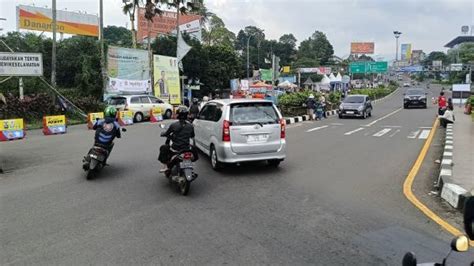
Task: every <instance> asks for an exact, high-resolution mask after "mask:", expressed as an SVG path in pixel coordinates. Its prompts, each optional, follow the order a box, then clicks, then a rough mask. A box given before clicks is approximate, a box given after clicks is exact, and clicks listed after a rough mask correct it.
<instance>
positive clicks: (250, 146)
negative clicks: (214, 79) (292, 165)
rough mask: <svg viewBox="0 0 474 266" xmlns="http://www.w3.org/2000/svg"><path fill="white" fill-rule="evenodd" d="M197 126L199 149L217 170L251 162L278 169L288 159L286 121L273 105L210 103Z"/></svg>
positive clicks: (262, 102)
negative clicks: (208, 157) (226, 165)
mask: <svg viewBox="0 0 474 266" xmlns="http://www.w3.org/2000/svg"><path fill="white" fill-rule="evenodd" d="M193 124H194V131H195V135H196V137H195V140H196V146H197V147H198V148H199V149H200V150H201V151H202V152H204V153H205V154H208V155H209V156H210V158H211V166H212V168H213V169H215V170H218V169H220V168H221V167H222V166H223V164H225V163H241V162H250V161H267V162H268V164H269V165H271V166H275V167H277V166H278V165H279V164H280V162H281V161H283V160H284V159H285V157H286V140H285V134H286V132H285V119H283V117H282V115H281V114H280V112H279V111H278V109H277V108H276V106H275V105H274V104H273V103H272V102H271V101H268V100H257V99H224V100H214V101H210V102H208V103H206V104H205V105H204V106H203V108H202V109H201V111H200V113H199V115H198V117H197V118H196V119H195V120H194V122H193Z"/></svg>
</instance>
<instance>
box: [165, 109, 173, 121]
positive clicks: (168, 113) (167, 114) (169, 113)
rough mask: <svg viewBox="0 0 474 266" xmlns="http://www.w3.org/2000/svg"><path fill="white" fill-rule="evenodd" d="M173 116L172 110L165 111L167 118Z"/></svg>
mask: <svg viewBox="0 0 474 266" xmlns="http://www.w3.org/2000/svg"><path fill="white" fill-rule="evenodd" d="M171 116H172V113H171V110H166V112H165V118H166V119H171Z"/></svg>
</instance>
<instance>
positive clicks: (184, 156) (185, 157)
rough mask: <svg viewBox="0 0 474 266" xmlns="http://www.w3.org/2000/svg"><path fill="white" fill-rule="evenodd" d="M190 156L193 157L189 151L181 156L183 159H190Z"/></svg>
mask: <svg viewBox="0 0 474 266" xmlns="http://www.w3.org/2000/svg"><path fill="white" fill-rule="evenodd" d="M192 157H193V154H192V153H191V152H185V153H184V155H183V158H184V159H185V160H191V158H192Z"/></svg>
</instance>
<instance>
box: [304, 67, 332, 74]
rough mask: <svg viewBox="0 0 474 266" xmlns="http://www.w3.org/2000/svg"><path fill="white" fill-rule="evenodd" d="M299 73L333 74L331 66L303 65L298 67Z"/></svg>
mask: <svg viewBox="0 0 474 266" xmlns="http://www.w3.org/2000/svg"><path fill="white" fill-rule="evenodd" d="M298 71H299V73H317V74H319V75H322V74H326V75H329V74H331V68H330V67H303V68H300V69H298Z"/></svg>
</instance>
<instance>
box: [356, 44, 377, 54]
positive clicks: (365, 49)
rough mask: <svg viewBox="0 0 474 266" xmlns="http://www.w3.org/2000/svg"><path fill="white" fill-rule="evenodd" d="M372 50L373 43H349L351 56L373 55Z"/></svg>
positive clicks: (373, 48)
mask: <svg viewBox="0 0 474 266" xmlns="http://www.w3.org/2000/svg"><path fill="white" fill-rule="evenodd" d="M374 50H375V43H373V42H351V54H373V53H374Z"/></svg>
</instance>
